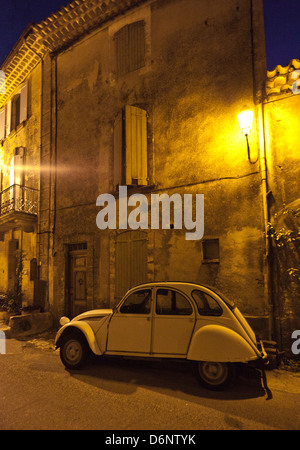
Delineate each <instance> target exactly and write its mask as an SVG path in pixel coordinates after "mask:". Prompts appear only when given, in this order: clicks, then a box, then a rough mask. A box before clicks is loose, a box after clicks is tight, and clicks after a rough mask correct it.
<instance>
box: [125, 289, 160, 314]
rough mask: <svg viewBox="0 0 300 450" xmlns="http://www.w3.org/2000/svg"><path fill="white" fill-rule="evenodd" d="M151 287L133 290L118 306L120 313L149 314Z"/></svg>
mask: <svg viewBox="0 0 300 450" xmlns="http://www.w3.org/2000/svg"><path fill="white" fill-rule="evenodd" d="M151 299H152V291H151V289H143V290H140V291H136V292H133V293H132V294H131V295H129V297H128V298H127V299H126V300H125V302H124V303H123V305H122V306H121V308H120V310H119V311H120V313H121V314H149V313H150V311H151Z"/></svg>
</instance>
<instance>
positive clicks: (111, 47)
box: [0, 0, 297, 338]
mask: <svg viewBox="0 0 300 450" xmlns="http://www.w3.org/2000/svg"><path fill="white" fill-rule="evenodd" d="M26 39H27V43H28V42H29V45H27V51H28V52H29V51H30V48H31V49H34V53H33V54H34V55H37V58H39V59H36V61H35V64H36V65H35V68H34V70H33V71H32V72H31V74H30V77H32V78H33V77H34V74H35V73H36V81H35V83H33V82H32V83H31V84H34V85H35V86H36V87H35V89H36V94H34V96H35V95H36V98H38V97H39V101H36V106H37V116H36V117H37V121H38V122H37V123H38V124H39V126H37V127H36V130H39V131H36V145H35V149H36V155H37V158H38V159H37V161H38V162H37V163H36V167H39V169H40V170H39V173H38V192H39V194H38V195H39V197H38V198H39V203H38V207H39V209H38V214H37V222H36V225H35V232H34V233H35V234H34V235H32V239H33V240H35V242H36V243H35V244H34V245H32V246H31V247H30V248H31V251H32V254H30V257H31V256H33V257H34V258H35V259H36V261H37V266H38V271H37V273H38V282H36V284H38V285H39V298H40V303H41V304H42V306H43V307H44V308H45V309H47V310H50V311H52V313H53V315H54V316H55V317H56V318H59V317H60V316H61V315H65V314H66V315H70V316H72V317H73V316H75V315H76V314H77V313H79V312H81V311H83V310H86V309H92V308H100V307H101V308H102V307H112V306H113V305H115V304H116V303H117V302H118V301H119V299H120V298H121V297H122V295H123V294H124V293H125V292H126V290H127V289H128V288H130V287H132V286H134V285H136V284H138V283H142V282H145V281H153V280H158V281H159V280H176V281H181V280H182V281H191V282H196V283H205V284H209V285H214V286H216V287H217V288H218V289H220V290H221V291H222V292H224V293H225V294H226V295H227V296H229V297H230V298H232V299H234V300H235V302H236V304H237V305H238V306H239V307H240V309H241V310H242V312H243V313H244V314H245V315H246V316H247V317H248V318H249V321H250V322H251V324H252V325H253V326H254V328H255V330H256V331H258V333H259V334H260V335H261V336H262V337H263V338H269V337H275V334H276V331H277V329H276V324H275V322H276V321H275V319H274V317H275V313H276V311H275V310H276V308H274V289H273V283H274V277H273V278H272V274H273V271H274V267H273V266H272V260H271V256H272V255H271V248H272V247H271V241H270V238H269V237H268V234H267V232H268V226H269V222H270V220H271V218H270V204H269V194H268V192H269V182H271V183H274V184H276V188H274V192H275V191H276V189H277V188H278V187H277V186H278V182H279V178H278V179H276V177H275V175H274V171H273V172H272V175H271V181H270V180H269V179H268V177H267V170H266V169H268V168H269V166H268V164H269V163H268V158H269V157H272V156H271V155H270V154H269V153H268V151H267V146H266V144H265V141H266V137H265V135H266V129H265V114H266V110H267V114H269V115H270V114H271V115H270V121H271V122H272V121H273V120H274V119H273V116H272V108H271V107H270V105H269V104H268V105H266V101H265V90H264V88H265V85H264V83H265V79H266V65H265V44H264V25H263V9H262V2H261V1H260V0H254V1H242V0H229V1H227V2H223V1H221V0H214V1H213V2H211V1H207V0H202V1H199V0H148V1H138V0H135V1H133V0H128V1H125V0H124V1H118V2H114V1H99V0H85V1H83V0H77V1H73V2H71V3H70V4H69V5H68V6H67V7H66V8H62V9H61V10H60V11H59V12H58V13H56V14H53V15H52V16H50V17H49V18H47V19H45V20H44V21H43V22H41V23H40V24H38V25H36V26H33V27H32V29H31V32H30V33H29V34H28V35H27V36H26ZM20 45H21V44H20ZM24 45H25V44H24ZM22 48H23V47H22V46H21V49H22ZM24 48H25V47H24ZM15 51H16V53H17V54H18V52H20V51H21V50H20V49H15ZM24 51H25V50H24ZM26 80H27V78H26V77H24V80H22V82H26ZM18 88H19V87H18ZM32 92H33V88H32ZM38 92H39V93H40V95H39V94H38ZM11 95H14V94H13V93H12V94H11ZM12 98H13V97H11V96H8V97H7V98H6V99H4V100H5V101H4V100H3V104H4V105H5V108H7V104H8V103H7V102H9V101H11V99H12ZM38 108H40V109H38ZM243 110H251V111H253V113H254V120H253V125H252V130H251V132H250V133H249V136H247V139H248V141H247V142H248V144H249V146H248V149H247V142H246V140H245V136H244V135H243V133H242V132H241V130H240V127H239V124H238V120H237V115H238V114H239V113H240V112H241V111H243ZM0 114H1V112H0ZM268 117H269V116H268ZM275 120H276V119H275ZM28 125H29V123H28ZM25 129H28V132H29V134H30V136H32V133H31V131H30V129H29V128H27V126H26V127H25V126H24V132H25ZM287 139H288V136H287ZM275 140H276V138H275ZM9 142H10V140H9V138H7V137H5V138H4V140H3V145H2V154H4V155H5V158H7V161H6V163H5V162H3V164H4V165H5V164H7V165H9V164H11V162H10V161H11V156H9V155H11V154H12V153H11V152H12V151H14V150H13V149H14V148H18V146H23V147H25V149H27V146H30V144H29V143H27V142H25V141H24V142H23V143H20V141H18V143H17V144H15V142H11V145H10V147H9V148H10V150H9V151H8V143H9ZM270 145H271V144H270ZM28 158H29V156H28ZM38 163H39V165H38ZM34 164H35V163H34ZM272 164H274V167H275V166H276V164H277V163H276V162H273V163H272ZM272 170H273V169H271V171H272ZM274 170H275V169H274ZM27 172H28V175H27V177H29V173H30V174H31V176H32V177H33V172H30V171H29V170H28V171H27ZM27 172H25V174H26V173H27ZM273 175H274V176H273ZM294 175H295V176H296V173H295V174H294V173H293V176H294ZM25 176H26V175H25ZM28 179H29V178H28ZM32 179H33V178H32ZM280 182H281V181H280ZM294 183H295V189H294V190H293V192H291V193H290V195H289V201H290V202H292V201H293V200H294V199H296V197H295V196H296V195H297V189H296V178H295V182H294ZM16 184H17V183H16ZM6 186H7V183H6V184H5V187H6ZM30 186H31V185H30ZM120 186H126V188H127V195H128V197H130V196H132V198H133V199H135V200H137V202H138V198H140V199H141V197H138V196H139V195H141V194H142V195H143V196H144V197H143V198H146V199H147V202H148V211H146V212H145V211H143V214H144V218H145V215H147V216H148V226H144V227H135V228H136V229H133V228H132V227H129V226H128V225H127V226H125V225H124V223H122V220H121V218H120V217H119V214H118V212H119V211H120V208H121V205H122V204H123V205H124V198H123V197H122V196H121V197H120V198H119V192H120V190H119V188H120ZM272 190H273V187H272ZM4 191H5V190H4ZM103 194H109V195H111V196H112V198H114V199H115V200H116V212H117V217H116V219H117V220H116V227H110V228H107V229H103V230H101V229H99V227H98V226H97V223H96V220H97V217H98V214H99V211H100V210H101V208H100V205H99V204H98V205H97V203H96V202H97V199H98V197H99V196H101V195H103ZM163 194H167V196H168V197H167V198H169V199H170V198H173V199H175V198H177V199H178V198H179V197H180V198H181V199H183V198H184V195H185V194H188V195H190V196H192V198H193V200H194V203H193V204H192V206H193V210H194V214H195V211H196V209H195V208H196V204H195V199H196V195H197V194H198V195H199V194H203V195H204V236H203V237H202V236H201V239H194V240H193V239H192V240H187V239H186V231H187V230H186V229H184V228H182V229H180V226H178V224H177V223H176V220H175V216H174V215H172V214H171V215H170V217H171V220H170V223H169V224H167V225H166V226H165V227H164V226H163V224H162V223H160V225H159V226H158V227H157V228H155V229H153V227H152V228H151V226H150V224H151V201H152V199H153V196H155V195H156V196H160V197H159V198H160V200H162V202H163V203H162V208H161V215H162V214H163V211H165V210H168V204H167V203H165V201H166V200H163V198H165V199H166V196H165V197H163ZM174 194H175V196H176V197H171V196H172V195H174ZM178 196H179V197H178ZM156 198H157V197H156ZM171 203H172V202H171ZM137 205H138V203H136V205H135V206H137ZM172 205H173V203H172ZM102 206H103V205H102ZM132 206H134V205H132ZM133 209H134V208H132V207H130V205H128V214H129V213H131V212H132V211H133ZM171 211H172V207H171ZM140 212H141V210H140ZM194 220H195V216H194ZM139 221H141V215H140V216H139V217H136V222H139ZM115 228H116V229H115ZM9 233H10V234H9ZM14 233H17V231H12V230H10V231H5V233H4V234H5V237H4V241H2V243H1V242H0V245H2V248H3V249H5V248H8V247H7V246H8V244H7V242H8V240H11V239H12V234H14ZM14 236H16V234H14ZM28 236H29V235H28ZM33 236H34V237H33ZM5 245H6V247H5ZM0 249H1V247H0ZM4 251H6V250H2V253H1V254H2V256H1V258H2V261H3V264H4V265H5V264H7V261H6V259H5V258H6V257H7V256H6V254H5V253H3V252H4ZM30 257H29V258H30ZM32 259H33V258H31V259H30V260H32ZM27 264H28V262H27ZM24 280H25V277H24ZM3 287H5V286H4V285H3ZM24 287H25V284H24Z"/></svg>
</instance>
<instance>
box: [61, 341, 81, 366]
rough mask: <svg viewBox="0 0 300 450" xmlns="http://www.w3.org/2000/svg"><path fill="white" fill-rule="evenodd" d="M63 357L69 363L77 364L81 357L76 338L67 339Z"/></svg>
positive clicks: (79, 345) (79, 346)
mask: <svg viewBox="0 0 300 450" xmlns="http://www.w3.org/2000/svg"><path fill="white" fill-rule="evenodd" d="M64 354H65V358H66V360H67V361H68V363H69V364H73V365H75V364H77V363H78V362H79V361H80V360H81V357H82V347H81V344H80V342H78V341H77V340H71V341H68V342H67V344H66V345H65V348H64Z"/></svg>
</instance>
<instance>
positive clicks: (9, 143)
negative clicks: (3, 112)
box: [0, 65, 41, 305]
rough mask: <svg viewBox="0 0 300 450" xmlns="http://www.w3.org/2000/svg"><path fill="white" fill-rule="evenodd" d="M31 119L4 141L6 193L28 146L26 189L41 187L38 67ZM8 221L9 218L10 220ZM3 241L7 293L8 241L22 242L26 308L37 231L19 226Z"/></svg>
mask: <svg viewBox="0 0 300 450" xmlns="http://www.w3.org/2000/svg"><path fill="white" fill-rule="evenodd" d="M28 82H29V92H28V118H27V120H26V121H25V122H23V123H21V124H20V125H18V127H17V129H16V130H14V131H12V132H11V133H10V134H9V136H8V137H6V139H5V140H4V141H3V147H0V164H1V165H2V167H3V180H2V188H3V190H4V189H6V188H8V187H9V186H10V163H11V159H12V157H13V152H14V150H15V148H16V147H24V148H25V153H24V155H25V156H24V166H23V169H24V176H23V184H24V186H27V187H31V188H34V189H38V188H39V174H40V120H41V116H40V105H41V67H40V65H39V66H37V67H36V68H35V69H34V70H33V71H32V72H31V74H30V75H29V77H28ZM7 220H8V219H7ZM3 238H4V240H3V241H0V291H3V292H5V291H6V290H7V289H8V288H11V283H10V282H9V280H8V241H9V240H10V239H17V240H18V241H19V250H23V256H24V273H23V282H22V290H23V293H24V296H23V302H24V305H27V304H32V302H33V290H34V286H33V281H30V260H31V259H32V258H37V245H36V229H35V230H33V231H31V232H28V229H26V232H25V231H24V230H23V232H22V231H21V229H20V228H19V226H18V225H16V227H15V228H14V229H13V228H12V229H11V230H9V231H7V232H5V234H4V236H3Z"/></svg>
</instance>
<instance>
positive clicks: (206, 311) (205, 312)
mask: <svg viewBox="0 0 300 450" xmlns="http://www.w3.org/2000/svg"><path fill="white" fill-rule="evenodd" d="M192 297H193V299H194V300H195V302H196V304H197V308H198V312H199V314H201V315H202V316H221V314H222V308H221V306H220V305H219V303H218V302H217V301H216V300H215V299H214V298H212V297H211V296H210V295H209V294H207V293H206V292H203V291H199V290H198V289H197V290H195V291H193V292H192Z"/></svg>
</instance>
